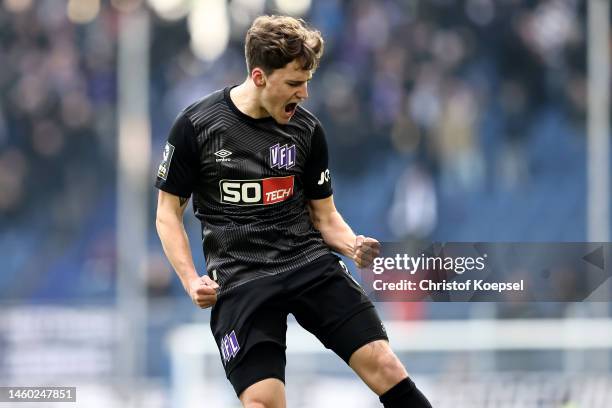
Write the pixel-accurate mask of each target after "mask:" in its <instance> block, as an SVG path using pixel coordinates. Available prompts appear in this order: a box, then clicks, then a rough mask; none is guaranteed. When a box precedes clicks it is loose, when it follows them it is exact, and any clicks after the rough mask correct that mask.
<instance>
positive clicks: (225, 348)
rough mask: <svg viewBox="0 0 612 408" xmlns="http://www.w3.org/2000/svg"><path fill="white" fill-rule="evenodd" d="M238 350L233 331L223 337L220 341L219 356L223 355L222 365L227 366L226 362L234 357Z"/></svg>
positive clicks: (238, 346)
mask: <svg viewBox="0 0 612 408" xmlns="http://www.w3.org/2000/svg"><path fill="white" fill-rule="evenodd" d="M239 350H240V345H239V344H238V339H237V338H236V333H235V332H234V330H232V331H231V332H229V333H228V334H226V335H225V336H223V340H221V354H222V355H223V363H224V364H227V362H228V361H230V360H231V359H232V358H234V357H236V354H238V351H239Z"/></svg>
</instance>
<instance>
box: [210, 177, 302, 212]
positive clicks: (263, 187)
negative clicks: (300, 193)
mask: <svg viewBox="0 0 612 408" xmlns="http://www.w3.org/2000/svg"><path fill="white" fill-rule="evenodd" d="M219 189H220V195H219V196H220V197H221V202H222V203H225V204H232V205H269V204H276V203H280V202H281V201H285V200H287V199H289V198H290V197H291V196H293V176H287V177H269V178H265V179H256V180H221V181H219Z"/></svg>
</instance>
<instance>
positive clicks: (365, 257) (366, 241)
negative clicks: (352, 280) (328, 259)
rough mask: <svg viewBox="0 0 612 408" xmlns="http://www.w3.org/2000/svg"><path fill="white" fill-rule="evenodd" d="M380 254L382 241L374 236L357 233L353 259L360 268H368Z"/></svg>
mask: <svg viewBox="0 0 612 408" xmlns="http://www.w3.org/2000/svg"><path fill="white" fill-rule="evenodd" d="M379 255H380V242H378V241H377V240H375V239H374V238H369V237H364V236H363V235H357V238H356V239H355V249H354V251H353V261H355V264H356V265H357V267H358V268H367V267H368V266H370V265H372V262H373V261H374V258H376V257H377V256H379Z"/></svg>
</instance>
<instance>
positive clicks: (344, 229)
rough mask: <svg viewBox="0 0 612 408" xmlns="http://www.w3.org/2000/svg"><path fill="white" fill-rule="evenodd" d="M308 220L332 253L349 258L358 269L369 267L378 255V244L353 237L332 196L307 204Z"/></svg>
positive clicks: (367, 239)
mask: <svg viewBox="0 0 612 408" xmlns="http://www.w3.org/2000/svg"><path fill="white" fill-rule="evenodd" d="M308 210H309V211H310V219H311V220H312V223H313V225H314V226H315V228H316V229H317V230H319V232H321V236H322V237H323V241H325V243H326V244H327V245H329V246H330V247H331V248H332V249H333V250H334V251H336V252H339V253H341V254H342V255H345V256H347V257H350V258H352V259H353V261H355V264H356V265H357V266H358V267H359V268H362V267H366V266H369V265H370V264H371V263H372V261H373V260H374V258H375V257H377V256H378V255H379V253H380V249H379V248H380V244H379V243H378V241H376V240H375V239H373V238H366V237H364V236H363V235H357V236H356V235H355V233H354V232H353V230H352V229H351V227H349V225H348V224H347V223H346V222H345V221H344V219H343V218H342V216H341V215H340V213H339V212H338V210H337V209H336V205H335V204H334V198H333V196H330V197H327V198H324V199H321V200H310V201H309V202H308Z"/></svg>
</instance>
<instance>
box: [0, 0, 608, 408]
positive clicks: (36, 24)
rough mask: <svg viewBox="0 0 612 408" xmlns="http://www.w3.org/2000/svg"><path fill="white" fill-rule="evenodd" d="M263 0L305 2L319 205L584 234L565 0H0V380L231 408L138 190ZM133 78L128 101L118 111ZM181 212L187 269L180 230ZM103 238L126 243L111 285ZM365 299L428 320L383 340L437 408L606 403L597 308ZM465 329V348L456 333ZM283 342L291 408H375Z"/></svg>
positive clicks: (452, 223)
mask: <svg viewBox="0 0 612 408" xmlns="http://www.w3.org/2000/svg"><path fill="white" fill-rule="evenodd" d="M602 3H603V2H602ZM263 12H267V13H272V12H277V13H286V14H293V15H296V16H303V17H305V18H306V19H307V20H308V21H309V22H311V24H312V25H314V26H315V27H317V28H319V29H320V30H321V31H322V32H323V34H324V36H325V39H326V52H325V56H324V59H323V61H322V64H321V67H320V68H319V69H318V71H317V72H316V75H315V77H314V80H313V81H312V82H311V83H310V85H309V86H310V90H309V91H310V95H311V97H310V100H309V101H308V102H307V103H306V107H307V108H309V109H310V110H312V111H313V112H314V113H315V114H317V115H318V116H319V118H320V119H321V121H322V123H323V124H324V126H325V128H326V130H327V134H328V144H329V147H330V156H331V164H330V167H331V172H332V177H333V183H334V191H335V194H334V195H335V200H336V204H337V206H338V207H339V209H340V211H341V212H342V214H343V216H344V217H345V219H346V220H347V221H348V222H349V224H350V225H351V226H352V227H353V229H354V230H356V231H358V232H360V233H363V234H366V235H370V236H374V237H376V238H378V239H379V240H386V241H392V240H393V241H400V240H406V241H407V242H412V241H415V240H435V241H515V242H519V241H520V242H524V241H585V240H587V238H588V235H587V229H588V228H587V195H588V191H587V165H588V159H587V150H588V149H587V135H586V118H587V92H586V90H587V80H588V78H587V23H586V21H587V6H586V2H584V1H579V0H566V1H562V0H546V1H539V2H537V1H518V0H499V1H492V0H467V1H461V2H459V1H457V2H456V1H451V0H435V1H418V0H411V1H408V0H357V1H341V0H326V1H323V0H312V1H308V0H300V1H297V0H295V1H290V0H285V1H281V0H276V1H266V0H253V1H247V0H232V1H229V2H226V1H224V0H199V1H198V0H193V1H188V0H149V1H138V0H112V1H104V0H103V1H99V0H78V1H77V0H70V1H65V0H2V1H1V2H0V62H1V68H0V231H1V233H0V265H1V267H0V270H1V274H0V302H1V303H0V385H37V384H57V385H77V386H78V387H79V390H78V394H77V395H78V397H77V398H78V401H79V402H78V403H77V405H78V406H84V407H97V406H100V407H126V406H147V407H175V406H188V407H195V406H224V407H225V406H228V407H231V406H236V401H235V400H234V397H233V396H232V395H231V388H230V387H229V384H227V383H225V382H224V379H223V378H222V374H221V371H222V370H221V367H220V364H219V362H218V356H217V351H216V350H211V349H210V348H208V349H206V347H204V345H205V344H209V343H207V341H209V340H210V339H208V337H211V336H210V334H209V332H208V329H207V324H206V323H207V321H208V316H209V312H208V311H201V310H198V309H196V308H194V307H193V305H192V304H191V302H190V301H189V299H188V297H187V296H186V295H185V294H184V292H183V289H182V287H181V286H180V283H179V281H178V279H177V278H176V277H175V276H174V274H173V272H172V270H171V269H170V267H169V264H168V263H167V261H166V260H165V258H164V256H163V253H162V250H161V247H160V244H159V241H158V239H157V237H156V234H155V229H154V211H155V198H156V190H155V189H154V188H153V186H152V184H153V177H154V174H155V169H156V166H157V164H158V161H159V159H160V157H161V148H162V146H163V142H164V140H165V137H166V131H167V130H168V128H169V126H170V124H171V123H172V120H173V119H174V117H175V116H176V114H177V113H178V112H179V111H180V110H181V109H182V108H183V107H185V106H186V105H188V104H189V103H191V102H192V101H194V100H195V99H197V98H199V97H201V96H203V95H205V94H207V93H209V92H211V91H213V90H215V89H218V88H221V87H224V86H226V85H228V84H232V83H238V82H239V81H241V80H242V79H243V78H244V76H245V68H244V59H243V50H242V41H243V37H244V33H245V30H246V28H247V27H248V25H249V24H250V22H251V21H252V18H253V17H254V16H256V15H258V14H261V13H263ZM131 19H134V20H131ZM608 19H609V16H608ZM139 27H140V28H143V27H144V28H143V29H142V30H141V31H138V28H139ZM122 30H125V32H128V35H123V36H122ZM129 30H135V31H134V32H130V31H129ZM134 33H136V34H134ZM143 33H144V34H143ZM130 40H131V41H132V42H131V43H130ZM122 41H127V42H128V43H129V44H131V45H129V44H128V46H127V47H128V48H126V49H127V50H128V51H125V52H124V54H121V52H122V51H121V47H122V45H121V43H122ZM608 44H612V42H610V41H608ZM130 46H131V47H137V48H136V51H134V49H132V48H129V47H130ZM138 47H140V48H138ZM139 49H140V51H139ZM142 49H144V50H145V51H144V54H142V52H143V51H142ZM147 53H148V54H147ZM119 55H123V57H119ZM143 55H144V60H139V59H138V58H142V56H143ZM126 56H127V58H126ZM131 57H133V59H132V58H131ZM122 58H123V68H121V67H122V65H121V63H122V61H120V60H121V59H122ZM122 69H123V70H124V71H122ZM121 72H127V75H130V72H131V73H132V75H136V78H141V79H144V81H145V84H147V85H148V86H147V87H146V90H144V91H143V90H142V89H141V90H140V91H139V92H141V93H138V92H136V93H135V94H134V93H132V92H127V93H128V95H126V96H125V97H124V98H125V100H126V101H128V105H127V107H126V108H125V109H124V110H123V112H122V109H121V98H122V96H121V95H122V92H126V91H125V90H122V89H121V87H122V86H125V87H126V88H129V87H130V86H135V84H134V83H133V82H130V81H127V82H126V81H125V80H122V78H121V75H123V74H122V73H121ZM136 82H137V81H136ZM120 84H121V85H120ZM130 89H131V88H130ZM130 95H131V96H132V97H134V95H135V96H136V99H138V97H140V96H143V97H146V98H144V99H143V98H140V99H141V100H142V102H143V103H144V104H145V108H146V109H145V114H146V115H145V116H144V120H143V119H142V117H140V122H138V121H136V122H137V123H136V125H134V123H132V124H131V125H130V122H129V121H130V117H129V115H130V114H132V113H133V114H134V116H135V117H138V115H141V114H142V112H141V111H139V110H138V108H134V106H132V105H129V101H131V99H130ZM132 100H133V99H132ZM147 101H148V102H147ZM608 108H609V106H608ZM126 112H127V115H128V117H127V119H125V118H124V119H125V120H127V122H128V124H127V125H126V124H125V122H123V120H124V119H122V113H123V115H125V114H126ZM130 126H131V127H130ZM122 129H124V130H122ZM125 129H128V131H125ZM129 129H137V130H136V132H137V133H138V134H137V135H131V134H130V132H129ZM148 129H150V133H149V132H148ZM122 132H123V133H124V134H127V135H129V136H130V140H138V141H139V143H140V144H134V143H135V142H134V143H132V145H131V155H128V158H129V161H130V162H135V163H137V164H138V163H141V164H144V166H146V183H147V184H146V186H144V187H141V189H143V190H142V191H141V192H140V190H138V191H137V192H136V193H137V194H136V195H137V199H136V201H133V202H132V201H129V200H128V201H122V200H123V199H122V197H121V195H122V194H123V193H122V192H125V186H124V187H121V183H119V182H120V181H123V180H122V177H121V174H124V173H121V170H120V169H121V167H120V166H119V161H120V159H119V157H122V156H121V155H120V154H119V150H120V146H121V142H120V135H121V134H122ZM149 135H150V142H147V140H148V139H147V138H148V137H149ZM128 144H129V142H128ZM128 167H129V166H128ZM128 174H129V169H128ZM141 184H142V183H141ZM118 185H119V187H118ZM128 190H129V184H128ZM139 192H140V193H139ZM138 194H139V195H138ZM128 196H129V194H128ZM138 197H139V198H138ZM138 200H140V201H138ZM126 202H127V203H128V204H127V205H126V204H125V203H126ZM130 203H140V204H138V205H130ZM122 208H128V209H129V211H128V213H127V217H128V219H130V218H134V219H144V220H146V222H145V223H144V224H143V225H145V226H146V228H148V230H146V231H145V230H144V229H142V225H141V226H140V230H141V232H143V234H144V235H143V236H144V243H145V245H144V247H135V248H132V247H131V246H130V244H129V241H128V243H127V244H126V241H125V235H126V234H130V233H132V230H131V229H129V230H128V231H127V232H126V229H125V228H126V227H125V225H123V229H122V222H118V221H117V220H118V219H120V220H125V219H126V218H121V217H122V215H121V214H125V213H122V211H124V210H123V209H122ZM120 213H121V214H120ZM123 217H125V215H123ZM138 217H141V218H138ZM186 219H187V223H186V225H187V228H188V231H189V235H190V237H191V242H192V248H193V252H194V258H195V260H196V265H198V267H199V270H200V271H203V270H204V267H203V256H202V254H201V251H200V248H199V245H198V242H199V238H198V235H199V226H198V224H197V223H196V220H195V218H193V217H192V216H191V212H189V215H188V216H187V218H186ZM606 224H607V223H606ZM130 225H132V224H130ZM136 225H137V226H138V225H139V224H138V223H136ZM609 229H610V227H609V225H604V230H606V231H609ZM126 246H128V247H129V248H127V249H126ZM143 248H144V249H143ZM121 251H124V252H123V253H127V254H128V255H130V254H132V255H133V256H132V258H134V259H132V260H131V261H126V262H127V265H132V266H134V267H133V268H132V269H131V271H130V275H129V276H128V277H125V276H124V277H123V278H122V277H121V274H120V273H118V271H120V270H121V263H122V262H123V261H122V255H121V253H122V252H121ZM143 254H144V256H143ZM126 285H127V286H128V287H127V288H126ZM138 288H143V291H142V292H139V290H138ZM138 293H144V294H145V297H144V298H138V299H133V298H131V296H138ZM126 298H127V299H128V302H127V303H126V302H123V303H122V300H121V299H124V300H125V299H126ZM130 299H131V301H133V302H134V303H130V301H129V300H130ZM379 310H380V312H381V314H382V315H383V317H384V319H385V320H387V321H396V322H400V324H399V326H401V322H404V323H405V322H413V321H416V322H424V323H435V322H439V323H440V325H439V326H435V327H433V326H432V327H429V326H428V328H425V326H423V327H424V328H423V329H422V330H424V332H426V333H430V334H432V336H431V337H427V336H425V338H424V339H421V342H420V343H419V342H418V341H417V343H418V344H416V343H415V344H412V343H410V344H407V345H406V346H405V347H404V346H402V344H403V343H402V339H403V337H402V339H398V341H397V343H398V344H399V346H398V351H399V353H400V356H401V358H402V360H403V361H404V362H405V363H406V365H407V367H408V370H409V371H410V372H411V373H412V375H413V376H414V377H415V379H416V381H417V382H419V383H421V384H423V389H424V391H425V392H426V394H427V395H428V396H430V397H431V399H432V401H433V402H434V406H436V407H470V408H473V407H485V406H486V407H498V406H499V407H502V406H503V407H536V406H537V407H566V408H569V407H572V408H574V407H609V406H612V391H611V390H612V376H611V374H610V367H611V365H612V360H611V359H610V353H609V351H610V347H611V344H610V342H611V341H612V333H610V331H609V330H608V331H606V330H605V329H606V328H609V327H612V324H611V321H610V320H609V319H608V316H609V315H610V304H609V303H581V304H575V303H564V304H561V303H550V302H549V303H523V304H521V303H511V302H507V303H497V304H491V303H404V304H399V303H381V304H379ZM567 319H571V320H567ZM594 319H598V320H594ZM506 322H507V324H506ZM564 322H565V326H564ZM515 324H517V326H516V332H512V333H515V335H516V337H512V336H513V335H512V334H509V335H508V336H509V338H508V336H506V334H505V333H506V331H504V330H505V329H504V328H508V327H510V326H512V327H515V326H513V325H515ZM391 325H392V326H393V324H391ZM399 326H398V327H399ZM419 327H420V326H418V325H416V326H414V325H412V326H410V325H409V326H408V327H404V328H403V329H401V330H408V332H407V333H406V332H404V331H402V332H401V333H402V335H401V336H404V335H405V336H406V338H408V337H410V336H413V335H414V336H415V337H417V338H418V335H419V330H420V329H419ZM562 327H566V328H567V330H569V331H572V330H573V331H576V330H578V331H580V330H583V328H584V330H594V332H584V333H583V336H582V337H581V336H578V339H577V340H576V339H574V340H575V342H567V343H566V342H563V341H559V342H557V343H555V341H553V340H551V341H550V342H546V341H544V342H539V344H540V345H539V346H537V347H535V348H534V347H531V346H529V342H530V341H531V340H530V339H529V338H527V339H525V336H527V337H529V335H530V333H533V337H534V339H532V340H533V341H534V342H537V341H536V340H537V338H535V337H537V336H538V334H537V333H540V334H541V335H542V336H544V338H545V339H548V338H552V339H554V338H563V333H564V332H562V331H560V328H562ZM434 329H435V330H439V331H435V330H434ZM602 329H603V331H601V330H602ZM398 330H400V329H398ZM427 330H430V331H427ZM530 330H534V331H533V332H530ZM538 330H540V331H538ZM598 330H599V331H598ZM470 332H471V333H472V335H473V336H472V337H473V338H474V339H473V340H474V342H473V344H472V345H468V346H466V347H462V346H461V345H457V344H456V343H461V341H462V336H464V335H465V334H466V333H468V334H469V333H470ZM398 333H400V332H398ZM435 333H438V336H435V335H434V334H435ZM608 335H609V338H605V337H606V336H608ZM207 336H208V337H207ZM297 336H298V337H296V340H295V341H296V343H294V344H298V346H296V349H300V350H302V351H301V352H299V353H297V354H296V355H289V360H290V361H289V366H288V381H289V382H288V394H289V402H290V406H292V407H294V406H295V407H325V406H330V407H332V406H334V407H335V406H354V407H371V406H377V405H376V398H375V397H374V396H373V395H370V393H369V391H368V390H367V388H366V387H365V386H362V385H360V384H359V382H358V381H357V380H356V379H355V378H354V377H352V376H351V374H350V372H349V370H348V369H347V368H346V367H344V366H343V365H342V364H341V363H340V362H339V361H336V360H337V359H334V357H333V356H331V355H329V353H327V354H325V353H319V351H322V347H319V348H317V347H318V346H316V345H314V346H313V345H312V344H311V343H309V341H310V340H309V339H308V337H307V336H306V337H303V335H297ZM500 336H504V339H502V340H504V341H501V340H500V339H499V337H500ZM427 339H430V340H431V341H434V340H436V339H437V340H439V341H438V342H435V343H436V344H433V343H432V342H431V341H430V342H429V343H428V341H429V340H427ZM496 339H497V340H496ZM392 340H393V338H392ZM500 341H501V343H503V344H504V345H502V346H500ZM126 345H127V346H126ZM291 347H292V345H291V342H289V348H290V349H291ZM300 347H301V348H300ZM411 347H412V349H411ZM172 350H174V351H172ZM415 350H416V351H415ZM181 356H182V357H181ZM185 356H186V357H185ZM129 362H131V363H129Z"/></svg>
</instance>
